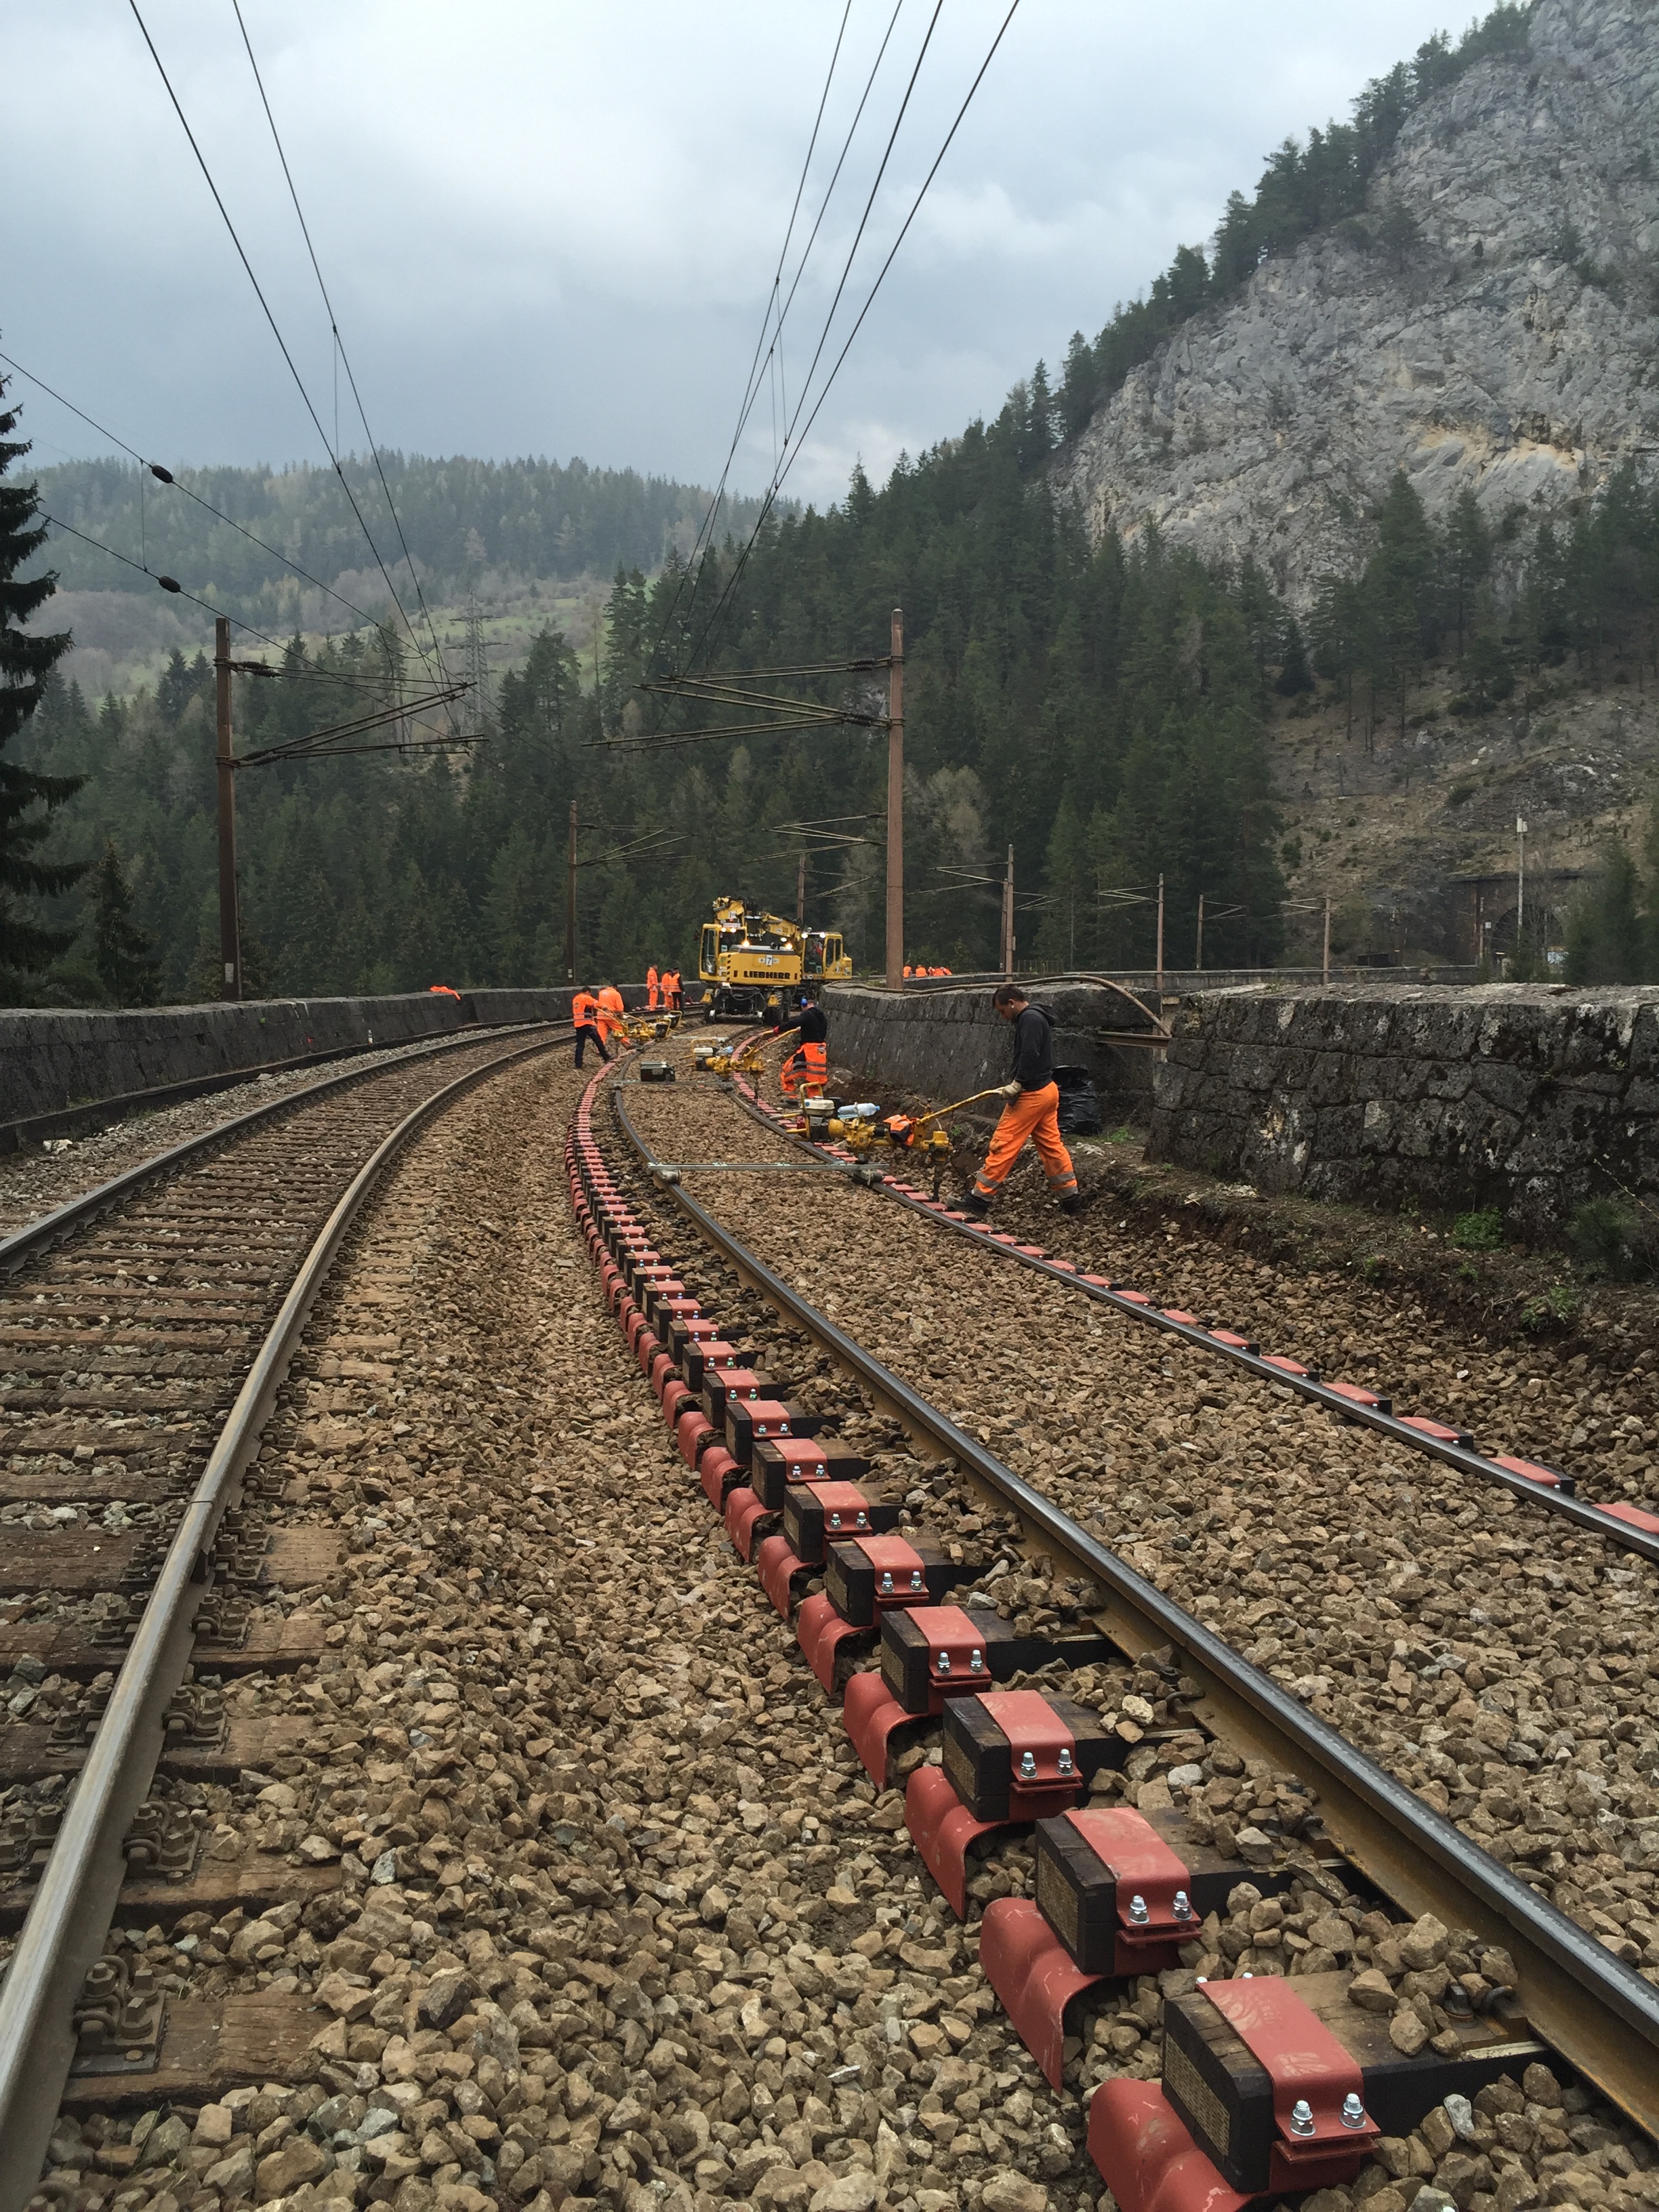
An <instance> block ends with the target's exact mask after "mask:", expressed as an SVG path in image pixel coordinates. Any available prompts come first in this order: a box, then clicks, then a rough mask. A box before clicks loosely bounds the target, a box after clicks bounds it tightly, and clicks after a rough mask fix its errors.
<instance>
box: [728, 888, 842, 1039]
mask: <svg viewBox="0 0 1659 2212" xmlns="http://www.w3.org/2000/svg"><path fill="white" fill-rule="evenodd" d="M852 972H853V962H852V957H851V956H850V955H849V954H848V951H847V949H846V946H845V945H843V943H842V938H841V933H840V932H839V931H838V930H823V929H810V930H804V929H802V928H801V927H800V926H799V924H798V923H796V922H793V921H786V920H785V918H784V917H783V915H777V914H766V913H763V911H762V910H761V909H760V908H757V907H753V906H750V904H749V902H747V900H745V899H740V898H717V899H716V900H715V901H714V920H713V921H706V922H704V924H703V926H702V939H701V941H700V942H699V945H698V948H697V974H698V975H700V976H701V977H702V981H704V982H705V983H707V984H708V986H709V987H708V990H707V991H705V992H704V994H703V1001H702V1003H703V1012H704V1018H705V1019H707V1020H708V1021H711V1022H726V1021H736V1020H744V1019H748V1020H755V1019H758V1018H759V1017H760V1016H761V1015H762V1014H763V1013H764V1012H765V1011H766V1006H767V1003H768V1001H769V1000H772V999H777V998H780V997H781V995H782V994H785V993H787V992H790V991H793V990H796V989H798V988H799V986H800V985H801V984H802V983H804V982H805V983H816V982H834V981H845V980H846V979H847V978H848V976H850V975H851V974H852Z"/></svg>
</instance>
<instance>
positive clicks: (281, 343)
mask: <svg viewBox="0 0 1659 2212" xmlns="http://www.w3.org/2000/svg"><path fill="white" fill-rule="evenodd" d="M127 4H128V6H129V7H130V8H131V10H132V14H133V20H134V21H136V22H137V26H138V28H139V30H140V31H141V32H143V40H144V44H145V45H146V46H148V47H149V54H150V59H151V60H152V61H153V62H154V63H155V67H156V70H157V71H158V73H159V75H160V76H161V82H162V83H163V85H165V86H166V88H167V98H168V99H169V100H171V101H172V102H173V113H174V114H175V115H176V116H177V117H178V118H179V123H180V125H182V126H183V129H184V133H185V137H186V138H187V139H188V140H189V141H190V150H191V153H192V154H194V155H195V156H196V162H197V167H198V168H199V169H200V170H201V172H202V174H203V176H204V178H205V179H206V180H207V188H208V190H209V191H210V192H211V193H212V195H213V204H214V205H215V206H216V208H217V209H218V210H219V213H220V215H221V216H222V217H223V218H224V225H225V228H226V229H227V230H228V232H229V233H230V242H231V244H232V245H233V246H234V247H235V248H236V252H237V257H238V258H239V259H240V262H241V264H242V266H243V268H244V269H245V270H246V271H247V280H248V283H250V284H252V287H253V295H254V297H255V299H257V300H258V302H259V305H260V307H262V308H263V309H264V318H265V320H266V321H267V322H268V323H269V324H270V333H271V336H272V337H274V338H275V339H276V343H277V346H278V348H279V349H280V350H281V353H282V356H283V360H284V361H285V362H287V363H288V370H289V375H290V376H291V377H292V378H293V379H294V382H295V388H296V389H297V390H298V392H299V394H300V397H301V399H302V400H303V401H304V402H305V407H306V412H307V415H309V416H310V417H311V419H312V422H313V424H314V425H315V428H316V431H317V435H318V436H319V438H320V439H321V440H322V441H323V451H324V452H325V453H326V454H327V455H328V458H329V459H330V460H331V462H332V463H333V464H334V473H335V474H336V476H337V477H339V479H340V487H341V489H342V490H343V492H344V493H345V495H346V498H347V499H348V501H349V502H350V506H351V511H352V513H353V514H355V515H356V518H357V526H358V528H359V529H360V530H361V531H362V533H363V537H364V539H365V541H366V542H367V544H368V550H369V551H370V552H371V553H372V554H373V555H374V565H375V567H376V568H379V570H380V575H381V579H382V580H383V581H384V583H385V585H386V589H387V591H388V592H391V594H392V605H394V606H395V607H396V608H397V610H398V613H399V614H400V615H401V616H402V617H403V618H404V629H406V630H407V631H408V632H409V638H410V644H411V645H412V646H413V647H415V650H416V653H419V654H420V656H421V659H422V660H425V659H426V657H427V656H426V647H424V646H423V645H422V643H421V641H420V639H419V638H418V637H417V636H416V632H415V625H414V623H411V622H410V619H409V613H408V610H407V609H406V608H405V607H404V603H403V601H402V600H401V599H399V598H398V587H397V586H396V585H395V584H394V583H393V582H392V578H391V575H390V574H389V573H388V571H387V568H386V562H384V561H383V560H382V559H381V558H380V547H379V546H378V545H376V544H375V543H374V533H373V532H371V531H370V529H369V526H368V522H367V521H366V520H365V519H364V516H363V511H362V507H359V506H358V504H357V501H356V495H355V494H354V492H353V491H352V489H351V486H350V485H349V483H347V482H346V474H345V471H344V470H343V468H342V467H341V466H340V459H339V455H338V454H337V453H336V452H335V450H334V448H333V447H332V446H331V445H330V443H329V440H328V433H327V431H326V430H325V429H324V428H323V423H322V417H321V416H319V414H318V412H317V410H316V409H315V408H314V407H313V405H312V404H311V394H310V393H309V392H307V390H306V386H305V379H304V378H303V377H302V376H301V374H300V372H299V369H298V368H296V367H295V361H294V356H293V355H292V354H291V353H290V352H289V349H288V340H287V339H286V338H285V337H283V333H282V331H281V329H280V328H279V327H278V325H277V321H276V316H275V315H274V314H272V313H271V311H270V301H268V300H267V299H266V298H265V295H264V291H263V289H261V287H260V283H259V280H258V277H257V276H255V275H254V273H253V264H252V262H251V261H250V260H249V259H248V258H247V253H246V250H245V248H244V247H243V245H242V241H241V240H240V238H239V237H238V235H237V233H236V226H235V224H234V222H232V221H231V219H230V210H229V209H228V208H227V207H226V205H225V204H224V201H223V199H222V197H221V195H220V191H219V187H218V185H216V184H215V183H214V181H213V172H212V170H211V169H210V168H209V167H208V165H207V161H206V159H205V157H204V155H203V152H202V149H201V148H200V147H199V146H198V145H197V143H196V133H195V132H194V131H192V130H191V127H190V120H189V118H188V117H187V116H186V115H185V111H184V109H183V107H182V106H180V105H179V95H178V94H177V93H176V92H175V91H174V90H173V80H172V79H171V78H170V77H169V76H168V75H167V70H166V69H165V68H164V67H163V66H162V63H161V55H160V54H159V53H157V52H156V51H155V40H154V39H152V38H151V36H150V34H149V27H147V25H146V24H145V21H144V19H143V16H142V15H140V14H139V12H138V0H127ZM430 680H433V681H435V680H436V679H435V678H432V679H430Z"/></svg>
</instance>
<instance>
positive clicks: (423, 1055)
mask: <svg viewBox="0 0 1659 2212" xmlns="http://www.w3.org/2000/svg"><path fill="white" fill-rule="evenodd" d="M548 1026H549V1024H546V1023H544V1022H531V1023H525V1022H513V1023H505V1024H502V1026H501V1030H499V1031H498V1032H496V1034H499V1035H507V1036H511V1035H513V1034H514V1033H515V1032H517V1033H520V1034H521V1033H522V1032H523V1031H524V1030H526V1029H544V1028H546V1027H548ZM561 1033H562V1035H568V1033H569V1032H568V1030H562V1032H561ZM490 1034H491V1033H490V1031H489V1030H483V1031H482V1032H480V1031H478V1030H473V1031H471V1033H470V1034H468V1035H466V1036H444V1037H440V1038H437V1039H435V1040H434V1041H433V1042H430V1043H427V1044H422V1045H418V1046H416V1048H414V1049H413V1050H412V1051H410V1052H402V1053H399V1054H398V1056H397V1057H396V1059H394V1060H376V1061H375V1063H374V1066H372V1067H362V1066H354V1067H348V1068H346V1069H344V1070H343V1072H342V1073H340V1074H338V1075H326V1076H325V1077H324V1078H323V1079H322V1080H321V1081H320V1082H319V1083H307V1084H303V1085H301V1087H300V1088H299V1089H298V1090H297V1091H284V1092H283V1095H282V1097H280V1098H268V1099H266V1100H265V1101H264V1103H263V1104H261V1105H258V1106H250V1107H249V1108H248V1109H247V1111H246V1113H245V1114H233V1115H232V1116H231V1118H230V1119H229V1121H220V1122H217V1123H216V1124H215V1126H214V1127H212V1128H211V1129H204V1130H203V1131H202V1132H201V1133H199V1134H198V1135H197V1136H194V1137H185V1138H184V1139H181V1141H180V1142H179V1143H178V1144H176V1145H169V1146H167V1150H166V1151H165V1152H155V1153H154V1154H152V1156H151V1157H150V1158H149V1159H147V1160H140V1161H139V1163H138V1164H137V1167H132V1168H126V1169H124V1170H123V1171H122V1172H121V1173H120V1174H119V1175H118V1176H111V1177H110V1179H109V1181H108V1182H100V1183H96V1184H94V1187H93V1188H92V1189H90V1190H83V1191H82V1193H81V1194H80V1195H79V1196H78V1197H76V1198H70V1199H66V1200H64V1203H63V1205H62V1206H54V1207H53V1208H52V1212H50V1213H43V1214H42V1215H41V1216H40V1218H39V1219H38V1220H36V1221H29V1222H26V1223H25V1224H24V1225H23V1226H22V1228H21V1229H15V1230H13V1231H12V1232H11V1234H10V1236H9V1237H0V1274H9V1273H13V1272H14V1271H15V1269H16V1268H17V1267H19V1266H20V1265H21V1262H22V1261H25V1260H27V1259H28V1258H29V1257H30V1256H31V1255H32V1254H33V1253H35V1252H43V1251H48V1250H50V1249H51V1248H52V1245H54V1244H56V1243H58V1241H59V1240H60V1239H61V1238H62V1237H65V1236H67V1235H68V1234H69V1233H70V1231H71V1230H75V1229H79V1228H80V1227H82V1225H83V1224H84V1223H86V1222H88V1221H92V1220H95V1219H96V1218H97V1217H98V1216H99V1215H100V1213H103V1212H106V1211H107V1209H108V1208H109V1207H111V1206H114V1205H115V1204H117V1203H118V1200H121V1199H124V1198H125V1197H127V1196H128V1195H129V1194H131V1192H133V1191H135V1190H137V1188H139V1187H140V1185H141V1184H143V1183H146V1182H150V1181H151V1180H152V1179H153V1178H155V1177H157V1176H165V1175H170V1174H171V1173H172V1172H173V1170H174V1169H175V1168H179V1167H182V1166H183V1165H184V1164H185V1162H186V1161H187V1160H191V1159H194V1158H196V1156H197V1154H198V1153H200V1152H207V1151H210V1149H211V1148H212V1146H215V1145H218V1144H222V1143H224V1142H225V1141H226V1140H227V1139H230V1138H234V1137H238V1136H240V1135H241V1134H242V1133H243V1132H244V1131H245V1130H246V1129H251V1128H252V1127H254V1126H255V1125H256V1124H257V1123H258V1122H260V1121H272V1120H274V1119H275V1118H276V1116H277V1115H280V1114H283V1113H286V1112H287V1111H288V1110H289V1109H290V1108H291V1107H295V1106H303V1105H305V1104H306V1103H307V1102H308V1101H310V1100H312V1099H313V1098H319V1097H321V1096H322V1095H323V1093H324V1092H325V1091H337V1090H340V1089H343V1087H344V1086H345V1085H348V1084H352V1083H368V1082H372V1081H373V1079H374V1077H375V1076H377V1075H382V1074H384V1073H386V1070H387V1069H388V1068H393V1067H410V1066H414V1065H415V1063H416V1061H418V1060H432V1059H435V1058H436V1056H437V1055H438V1054H440V1053H444V1052H460V1051H465V1049H467V1048H469V1047H471V1048H473V1049H474V1050H476V1049H477V1047H478V1046H479V1045H480V1044H482V1043H484V1042H487V1041H488V1039H489V1036H490ZM252 1079H253V1075H252V1073H250V1075H249V1077H248V1080H250V1081H251V1080H252Z"/></svg>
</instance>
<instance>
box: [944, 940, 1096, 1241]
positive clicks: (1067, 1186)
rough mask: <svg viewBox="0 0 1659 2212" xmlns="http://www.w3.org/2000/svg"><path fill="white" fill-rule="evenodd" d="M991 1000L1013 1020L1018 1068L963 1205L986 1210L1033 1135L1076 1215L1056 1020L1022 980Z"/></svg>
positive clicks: (1051, 1182) (1051, 1180) (1051, 1179)
mask: <svg viewBox="0 0 1659 2212" xmlns="http://www.w3.org/2000/svg"><path fill="white" fill-rule="evenodd" d="M991 1003H992V1005H993V1006H994V1007H995V1008H996V1010H997V1012H998V1013H1000V1015H1001V1017H1002V1018H1003V1020H1004V1021H1005V1022H1012V1024H1013V1030H1014V1072H1013V1075H1012V1078H1011V1079H1010V1080H1009V1081H1008V1082H1006V1083H1005V1084H1004V1085H1003V1086H1002V1095H1003V1097H1005V1098H1006V1100H1007V1101H1008V1103H1007V1104H1006V1106H1005V1107H1004V1108H1003V1109H1002V1119H1001V1120H1000V1121H999V1122H998V1123H997V1126H996V1128H995V1130H994V1132H993V1133H992V1137H991V1149H990V1151H989V1152H987V1154H986V1155H985V1164H984V1166H983V1167H982V1168H981V1170H980V1171H979V1173H978V1174H977V1175H976V1176H975V1177H974V1187H973V1188H972V1189H971V1190H968V1191H964V1192H963V1194H962V1199H961V1204H962V1206H963V1207H964V1209H965V1210H966V1211H967V1212H969V1213H980V1214H983V1213H988V1212H990V1210H991V1200H993V1199H994V1197H995V1196H996V1194H997V1193H998V1191H1000V1189H1001V1188H1002V1186H1003V1184H1004V1183H1005V1182H1007V1180H1008V1174H1009V1170H1011V1169H1012V1166H1013V1164H1014V1162H1015V1161H1016V1160H1017V1159H1018V1158H1019V1156H1020V1153H1021V1152H1023V1151H1024V1147H1025V1140H1026V1139H1027V1138H1028V1137H1029V1138H1030V1140H1031V1142H1032V1143H1033V1144H1034V1145H1035V1146H1036V1148H1037V1157H1038V1158H1040V1159H1041V1160H1042V1171H1043V1173H1044V1174H1045V1175H1046V1176H1048V1188H1049V1189H1050V1190H1051V1191H1052V1192H1053V1193H1054V1196H1055V1197H1056V1198H1057V1199H1058V1200H1060V1210H1061V1212H1065V1213H1075V1212H1077V1210H1078V1205H1079V1199H1078V1188H1077V1172H1076V1170H1074V1169H1073V1165H1072V1156H1071V1154H1070V1153H1069V1152H1067V1151H1066V1146H1065V1145H1064V1144H1063V1143H1062V1141H1061V1139H1060V1085H1058V1084H1057V1083H1056V1082H1055V1081H1054V1022H1053V1019H1052V1018H1051V1017H1050V1016H1049V1014H1048V1012H1047V1011H1046V1010H1045V1009H1044V1008H1043V1007H1042V1006H1033V1005H1032V1004H1031V1002H1030V1000H1029V999H1028V998H1027V997H1026V995H1025V994H1024V991H1022V990H1021V989H1020V987H1019V986H1018V983H1000V984H999V985H998V986H997V989H996V993H995V995H994V997H993V999H992V1000H991Z"/></svg>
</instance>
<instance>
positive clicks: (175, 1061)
mask: <svg viewBox="0 0 1659 2212" xmlns="http://www.w3.org/2000/svg"><path fill="white" fill-rule="evenodd" d="M623 998H624V1000H625V1001H626V1002H627V1004H628V1005H629V1006H639V1005H643V1004H644V1001H645V991H644V987H643V986H638V987H634V986H630V987H628V988H626V989H624V991H623ZM569 1012H570V993H569V992H568V990H548V991H538V990H521V991H471V992H467V993H465V994H463V995H462V996H461V997H460V998H459V999H456V998H452V997H450V996H449V995H448V994H447V993H443V992H430V991H416V992H410V993H407V994H404V995H401V996H398V997H395V998H383V999H260V1000H248V1001H246V1003H244V1004H241V1005H223V1004H218V1005H209V1006H145V1007H139V1008H135V1009H133V1010H131V1011H130V1012H120V1013H108V1012H72V1011H60V1010H58V1009H55V1008H53V1009H36V1008H31V1007H23V1008H15V1009H11V1010H9V1011H5V1012H0V1128H3V1127H5V1126H6V1125H8V1124H15V1123H17V1122H19V1121H31V1120H35V1119H38V1118H39V1117H40V1116H42V1115H52V1114H58V1113H61V1112H64V1111H65V1110H66V1109H74V1108H76V1107H81V1106H85V1105H89V1104H91V1103H94V1102H97V1101H99V1100H104V1099H115V1098H121V1097H131V1095H132V1094H134V1093H136V1092H144V1091H158V1090H165V1089H168V1088H171V1087H173V1086H175V1085H180V1084H194V1083H200V1084H203V1085H204V1086H207V1085H211V1084H212V1083H213V1082H214V1081H215V1080H216V1079H220V1078H223V1077H226V1076H234V1075H238V1074H253V1073H258V1071H259V1070H260V1069H262V1068H266V1067H271V1066H283V1065H289V1066H291V1065H293V1064H294V1063H295V1062H296V1061H303V1060H311V1059H316V1060H323V1059H329V1058H333V1057H335V1056H337V1055H339V1054H346V1053H353V1052H364V1051H368V1050H370V1049H371V1048H374V1047H377V1046H386V1045H398V1044H410V1043H413V1042H416V1041H418V1040H419V1039H421V1038H422V1037H431V1036H446V1035H448V1034H450V1033H452V1032H454V1031H459V1030H463V1029H465V1028H469V1027H471V1026H473V1025H474V1024H483V1025H492V1024H496V1023H502V1022H529V1021H545V1020H550V1019H562V1018H564V1017H566V1016H567V1015H568V1013H569Z"/></svg>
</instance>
